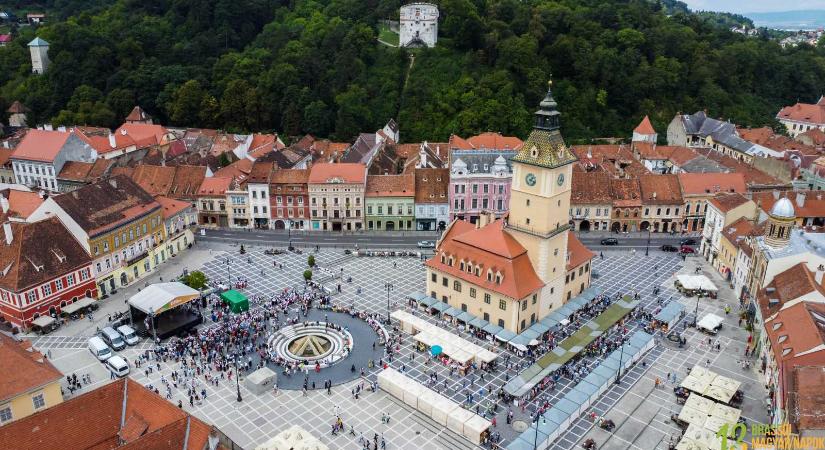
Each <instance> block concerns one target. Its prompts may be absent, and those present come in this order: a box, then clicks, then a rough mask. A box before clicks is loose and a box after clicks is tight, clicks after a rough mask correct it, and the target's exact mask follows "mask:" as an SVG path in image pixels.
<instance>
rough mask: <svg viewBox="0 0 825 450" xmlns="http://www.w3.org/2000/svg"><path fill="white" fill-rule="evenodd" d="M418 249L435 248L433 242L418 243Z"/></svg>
mask: <svg viewBox="0 0 825 450" xmlns="http://www.w3.org/2000/svg"><path fill="white" fill-rule="evenodd" d="M418 248H435V242H433V241H418Z"/></svg>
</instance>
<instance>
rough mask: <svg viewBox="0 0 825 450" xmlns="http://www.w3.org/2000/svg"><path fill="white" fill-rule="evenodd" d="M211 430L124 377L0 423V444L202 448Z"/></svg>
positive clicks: (34, 449) (23, 449)
mask: <svg viewBox="0 0 825 450" xmlns="http://www.w3.org/2000/svg"><path fill="white" fill-rule="evenodd" d="M124 385H125V389H124ZM124 395H125V397H124ZM124 401H125V406H126V408H125V411H124V408H123V406H124ZM121 422H123V423H124V426H123V427H121ZM187 429H188V431H189V434H188V437H187V435H186V433H187ZM211 431H212V428H211V427H210V426H209V425H207V424H205V423H204V422H202V421H201V420H199V419H198V418H196V417H194V416H191V415H189V414H187V413H186V412H184V411H183V410H181V409H179V408H177V407H176V406H175V405H173V404H171V403H170V402H168V401H166V400H165V399H163V398H162V397H161V396H160V395H157V394H155V393H154V392H152V391H150V390H149V389H147V388H145V387H143V386H141V385H140V384H139V383H137V382H135V381H133V380H132V379H130V378H128V377H127V378H122V379H119V380H116V381H114V382H112V383H109V384H106V385H104V386H102V387H99V388H97V389H94V390H92V391H90V392H87V393H85V394H81V395H79V396H77V397H75V398H72V399H70V400H67V401H65V402H63V403H60V404H58V405H55V406H52V407H50V408H47V409H45V410H43V411H40V412H37V413H35V414H33V415H31V416H28V417H24V418H22V419H19V420H16V421H14V422H12V423H10V424H7V425H5V426H3V427H0V448H8V449H11V448H13V449H15V450H42V449H58V448H65V449H96V450H109V449H116V448H121V449H140V450H166V449H170V448H184V445H183V444H184V442H187V444H188V445H187V446H186V450H202V449H204V448H207V447H208V437H209V434H210V433H211ZM219 448H221V447H219Z"/></svg>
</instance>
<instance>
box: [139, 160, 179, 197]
mask: <svg viewBox="0 0 825 450" xmlns="http://www.w3.org/2000/svg"><path fill="white" fill-rule="evenodd" d="M174 178H175V168H174V167H164V166H149V165H144V164H142V165H139V166H137V167H135V171H134V172H132V179H133V180H135V183H137V184H138V185H139V186H140V187H141V188H143V190H144V191H146V192H148V193H149V195H152V196H155V195H166V194H168V193H169V189H171V188H172V180H173V179H174Z"/></svg>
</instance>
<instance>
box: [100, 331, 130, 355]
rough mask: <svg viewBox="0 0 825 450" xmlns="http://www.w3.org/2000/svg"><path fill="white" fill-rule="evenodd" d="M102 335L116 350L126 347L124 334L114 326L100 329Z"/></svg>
mask: <svg viewBox="0 0 825 450" xmlns="http://www.w3.org/2000/svg"><path fill="white" fill-rule="evenodd" d="M100 337H102V338H103V340H104V341H105V342H106V343H107V344H109V346H110V347H112V348H113V349H115V350H123V349H124V348H126V342H124V341H123V336H121V335H120V333H118V332H117V331H115V329H114V328H112V327H105V328H103V329H102V330H100Z"/></svg>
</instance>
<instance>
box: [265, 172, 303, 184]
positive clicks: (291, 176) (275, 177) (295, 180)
mask: <svg viewBox="0 0 825 450" xmlns="http://www.w3.org/2000/svg"><path fill="white" fill-rule="evenodd" d="M308 180H309V169H278V170H276V171H275V172H273V173H272V178H271V179H270V180H269V182H270V183H271V184H306V182H307V181H308Z"/></svg>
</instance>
